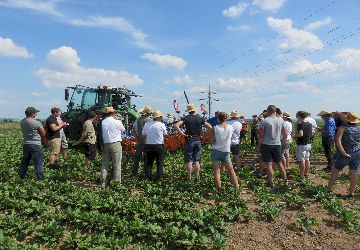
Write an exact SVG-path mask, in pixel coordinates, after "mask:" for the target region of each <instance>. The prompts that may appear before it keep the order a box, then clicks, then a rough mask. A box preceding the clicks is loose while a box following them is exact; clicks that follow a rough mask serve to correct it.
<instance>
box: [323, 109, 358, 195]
mask: <svg viewBox="0 0 360 250" xmlns="http://www.w3.org/2000/svg"><path fill="white" fill-rule="evenodd" d="M345 119H346V122H347V126H342V127H339V129H338V131H337V133H336V138H335V143H336V146H337V148H338V150H339V156H338V158H337V160H336V165H335V168H334V169H333V170H332V172H331V176H330V179H329V183H328V191H331V189H332V186H333V185H334V183H335V181H336V179H337V177H338V175H339V173H340V171H341V170H343V168H344V167H345V166H346V165H349V174H350V189H349V195H348V196H349V197H352V196H354V192H355V188H356V182H357V177H358V169H359V165H360V127H359V126H357V124H358V123H359V122H360V121H359V116H358V114H356V113H352V112H351V113H347V114H346V116H345Z"/></svg>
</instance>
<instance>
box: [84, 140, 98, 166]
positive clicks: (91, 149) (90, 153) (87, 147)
mask: <svg viewBox="0 0 360 250" xmlns="http://www.w3.org/2000/svg"><path fill="white" fill-rule="evenodd" d="M84 154H85V157H86V158H87V159H88V160H90V161H93V160H94V159H95V157H96V154H97V148H96V144H90V143H87V142H86V143H85V144H84Z"/></svg>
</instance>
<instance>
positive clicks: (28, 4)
mask: <svg viewBox="0 0 360 250" xmlns="http://www.w3.org/2000/svg"><path fill="white" fill-rule="evenodd" d="M57 2H58V1H54V0H53V1H45V2H39V1H33V0H0V6H3V7H8V8H17V9H29V10H33V11H36V12H39V13H44V14H47V15H49V16H53V17H57V19H56V20H57V21H60V22H63V23H66V24H69V25H73V26H84V27H99V28H107V29H113V30H116V31H118V32H122V33H125V34H128V35H130V36H131V38H132V42H133V43H134V44H135V45H137V46H139V47H141V48H145V49H153V46H152V45H151V44H150V43H149V42H148V41H146V38H147V36H148V35H147V34H145V33H144V32H142V31H141V30H139V29H137V28H135V26H134V25H132V24H131V23H130V22H129V21H127V20H126V19H125V18H123V17H103V16H91V17H88V18H86V19H73V18H71V17H69V16H66V15H63V14H62V13H61V12H60V11H59V10H58V9H57V6H56V3H57Z"/></svg>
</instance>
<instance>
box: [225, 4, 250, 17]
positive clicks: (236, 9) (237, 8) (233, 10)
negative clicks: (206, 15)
mask: <svg viewBox="0 0 360 250" xmlns="http://www.w3.org/2000/svg"><path fill="white" fill-rule="evenodd" d="M248 6H249V4H248V3H243V2H239V3H238V4H237V5H234V6H231V7H229V8H228V9H225V10H223V12H222V14H223V16H226V17H232V18H235V17H238V16H240V15H241V13H243V12H244V11H245V10H246V8H247V7H248Z"/></svg>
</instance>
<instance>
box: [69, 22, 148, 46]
mask: <svg viewBox="0 0 360 250" xmlns="http://www.w3.org/2000/svg"><path fill="white" fill-rule="evenodd" d="M68 22H69V23H70V24H72V25H75V26H86V27H102V28H109V29H114V30H117V31H119V32H123V33H128V34H129V35H130V36H131V37H132V38H133V40H134V43H135V44H136V45H138V46H139V47H142V48H146V49H152V46H151V45H150V44H149V43H148V42H147V41H146V38H147V36H148V35H147V34H145V33H143V32H142V31H141V30H139V29H137V28H135V27H134V26H133V25H132V24H131V23H129V22H128V21H127V20H126V19H125V18H122V17H103V16H93V17H88V18H87V19H85V20H81V19H73V20H69V21H68Z"/></svg>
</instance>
